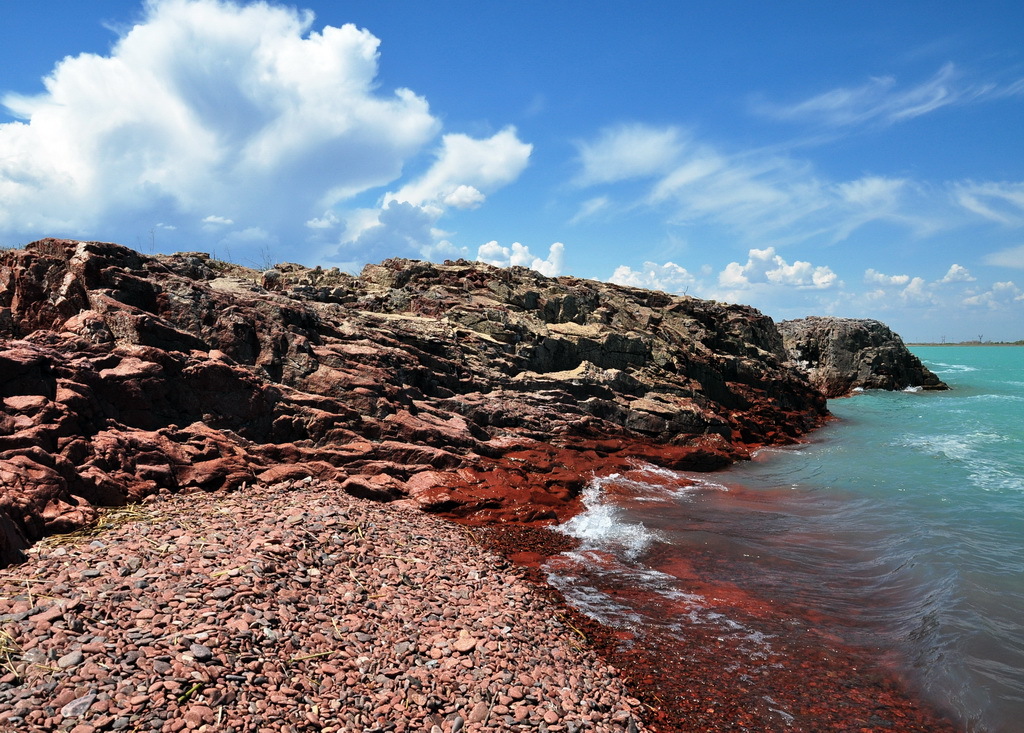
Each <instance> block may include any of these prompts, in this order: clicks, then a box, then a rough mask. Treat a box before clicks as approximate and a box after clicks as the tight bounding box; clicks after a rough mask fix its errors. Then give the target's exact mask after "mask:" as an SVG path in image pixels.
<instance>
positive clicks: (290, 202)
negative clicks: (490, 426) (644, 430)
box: [0, 0, 1024, 341]
mask: <svg viewBox="0 0 1024 733" xmlns="http://www.w3.org/2000/svg"><path fill="white" fill-rule="evenodd" d="M0 6H2V9H3V13H2V21H0V244H3V245H7V246H11V245H20V244H24V243H26V242H29V241H32V240H33V239H38V238H40V237H43V236H67V237H72V238H80V239H85V238H88V239H102V240H109V241H117V242H121V243H123V244H127V245H129V246H132V247H135V248H137V249H139V250H140V251H143V252H150V251H158V252H173V251H182V250H202V251H208V252H211V253H213V254H215V255H216V256H218V257H221V258H224V259H232V260H234V261H237V262H240V263H242V264H250V265H260V264H262V263H264V262H268V261H274V262H276V261H285V260H287V261H297V262H302V263H304V264H309V265H313V264H323V265H339V266H341V267H344V268H346V269H349V270H358V268H360V267H361V266H362V264H364V263H366V262H368V261H379V260H381V259H383V258H386V257H391V256H403V257H417V258H428V259H433V260H437V261H440V260H444V259H447V258H457V257H465V258H468V259H482V260H485V261H489V262H492V263H495V264H510V263H511V264H525V265H528V266H532V267H534V268H536V269H538V270H540V271H541V272H544V273H545V274H551V275H556V274H563V275H575V276H579V277H590V278H596V279H600V280H612V281H615V282H620V283H624V284H633V285H638V286H644V287H654V288H659V289H664V290H668V291H671V292H679V293H684V292H685V293H689V294H691V295H697V296H700V297H706V298H714V299H718V300H726V301H731V302H741V303H749V304H751V305H754V306H756V307H758V308H760V309H761V310H762V311H764V312H765V313H767V314H768V315H770V316H772V317H773V318H776V319H778V320H782V319H785V318H796V317H801V316H805V315H811V314H835V315H841V316H851V317H871V318H878V319H880V320H883V321H885V322H887V323H889V324H890V325H891V326H893V327H894V328H895V329H896V330H897V331H899V332H900V333H901V334H902V335H903V336H904V337H905V338H907V339H909V340H939V339H941V338H945V339H947V340H950V341H954V340H964V339H973V338H978V337H979V336H981V337H983V338H984V339H985V340H1007V339H1014V340H1015V339H1020V338H1024V133H1022V132H1021V131H1022V130H1024V44H1022V43H1021V29H1022V28H1024V4H1021V3H1020V2H984V1H983V2H975V3H970V4H968V3H960V2H956V3H953V2H935V1H932V2H901V3H883V2H862V3H842V4H840V3H805V2H801V3H797V2H779V3H750V2H742V3H741V2H716V3H690V2H679V1H678V0H676V1H673V2H647V3H642V4H638V3H624V2H623V3H613V2H599V3H594V2H549V3H540V2H504V3H499V2H478V1H477V2H467V1H463V0H451V1H449V2H434V3H426V2H417V3H413V2H398V1H394V2H380V1H379V0H377V1H373V2H369V1H366V2H343V1H337V2H303V3H298V4H295V5H283V4H278V3H241V4H236V3H228V2H217V1H215V0H154V1H153V2H149V3H142V2H138V1H137V0H136V1H132V2H129V1H127V0H90V2H77V1H75V2H34V3H20V2H13V1H12V0H0Z"/></svg>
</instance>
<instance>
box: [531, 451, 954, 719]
mask: <svg viewBox="0 0 1024 733" xmlns="http://www.w3.org/2000/svg"><path fill="white" fill-rule="evenodd" d="M659 481H660V482H661V483H662V486H661V489H663V494H662V495H660V498H659ZM602 488H603V501H605V502H606V503H607V504H609V505H613V506H614V507H615V511H616V512H617V516H619V517H620V518H621V517H622V516H631V515H639V516H642V517H643V518H644V522H643V523H644V525H645V526H646V527H647V528H648V529H649V530H652V531H654V532H658V533H661V536H662V537H663V538H664V537H666V536H670V539H671V541H656V540H654V541H651V540H650V538H646V539H647V540H648V541H647V542H643V541H641V540H644V539H645V538H643V537H639V538H638V537H637V536H636V535H635V534H633V535H631V534H630V533H629V532H628V531H626V532H625V533H624V535H623V539H622V546H620V547H618V548H616V549H615V550H614V551H613V550H611V549H608V550H596V549H592V550H577V551H575V552H569V553H563V554H561V555H557V556H554V557H552V558H550V559H549V560H548V561H547V563H546V564H545V565H544V567H543V569H544V571H545V572H546V573H547V576H548V579H549V581H550V582H551V583H552V584H553V585H555V587H557V588H558V589H559V590H560V591H561V592H562V593H563V595H564V596H565V598H566V599H567V601H568V602H569V604H570V605H572V606H573V607H574V608H576V609H578V610H579V611H580V612H582V613H583V614H585V615H586V616H588V617H590V618H592V619H595V620H597V621H599V622H600V623H601V624H602V625H603V626H604V627H605V629H607V630H608V632H609V633H601V632H594V636H595V639H596V640H597V641H598V643H599V644H600V645H602V646H603V648H604V651H605V653H606V654H607V655H608V656H609V657H610V658H611V659H612V660H613V661H614V662H615V663H616V664H617V665H618V666H619V667H620V668H621V669H624V670H628V675H629V677H630V678H631V680H632V683H633V689H634V692H635V694H637V695H638V696H639V697H641V699H643V700H644V701H645V702H646V703H647V704H649V705H650V706H651V710H650V714H649V716H648V721H649V722H650V723H653V727H654V728H655V729H656V730H661V731H696V730H700V731H727V730H728V731H735V730H747V731H776V730H777V731H815V732H816V731H826V730H828V731H888V732H892V731H955V730H957V728H956V726H955V725H953V724H952V723H950V722H949V721H948V720H946V719H944V718H943V717H941V714H940V713H939V712H936V711H933V710H930V709H928V708H926V707H925V706H923V705H922V704H921V703H920V702H919V701H918V700H917V699H916V698H915V694H914V693H913V692H912V691H910V688H909V687H908V685H907V683H906V681H905V680H904V679H903V678H902V677H901V674H900V670H903V669H905V665H904V664H903V661H904V660H901V659H899V658H897V657H896V655H895V652H893V651H892V648H891V646H890V645H888V644H886V643H885V641H884V639H882V638H880V637H878V635H877V634H876V632H877V626H876V620H875V619H874V617H873V614H872V613H871V611H870V606H871V598H870V597H865V596H861V595H859V593H860V592H861V591H863V589H862V588H858V586H857V579H856V574H855V573H854V574H853V576H852V577H848V573H846V572H844V571H845V570H848V569H849V568H850V567H853V566H855V565H856V563H857V558H851V557H842V556H840V555H837V556H836V557H835V558H833V559H834V562H835V575H836V578H835V580H836V582H837V583H838V585H840V586H845V587H844V588H843V589H841V592H837V593H830V594H828V596H829V598H832V601H831V602H825V603H822V597H821V596H820V595H819V594H816V593H810V594H809V593H808V592H807V585H806V581H807V578H806V577H803V576H801V572H803V571H802V570H801V569H800V568H798V567H797V565H796V563H795V562H794V563H790V562H789V561H787V559H786V553H785V552H778V553H775V552H773V554H772V556H771V560H770V561H769V562H766V558H765V557H764V556H761V555H760V553H761V552H762V551H763V550H764V548H765V547H766V546H768V545H771V544H772V543H773V542H774V543H776V544H778V543H784V542H785V541H793V539H794V537H793V534H792V532H783V531H779V530H780V529H781V527H782V526H783V525H785V524H786V523H787V519H786V518H787V517H789V516H792V512H793V511H794V510H795V511H799V507H796V508H795V509H794V507H793V506H792V501H791V500H789V501H784V499H790V497H788V496H782V495H781V494H780V495H779V496H771V495H770V492H768V493H766V492H764V491H759V492H757V493H756V494H747V493H744V492H743V491H742V490H730V491H729V492H723V491H716V490H715V489H714V488H704V489H702V490H701V491H700V495H701V501H700V502H699V505H693V504H691V505H687V506H686V510H685V514H682V513H681V512H680V509H679V506H680V505H679V502H678V490H679V484H678V476H677V475H670V474H668V473H665V474H652V473H651V472H650V471H642V472H639V473H638V474H636V475H628V474H627V475H624V476H623V477H621V479H619V480H617V481H614V482H606V483H604V484H603V487H602ZM775 506H785V513H783V512H782V511H778V510H775V509H773V508H772V507H775ZM590 521H591V522H592V524H597V525H600V526H601V527H603V528H599V529H598V530H597V532H598V533H599V534H600V533H601V532H604V531H605V529H607V530H608V534H606V535H602V537H601V539H602V541H601V542H598V543H596V545H608V546H613V545H614V544H615V542H614V541H613V539H612V537H611V536H610V535H611V534H613V533H614V532H615V531H622V530H623V526H622V525H621V524H619V525H616V524H615V522H611V523H609V524H608V526H607V527H606V526H604V525H602V524H601V522H600V521H597V520H595V519H594V518H593V517H591V519H590ZM591 530H593V526H591V527H590V528H589V530H588V531H591ZM818 539H820V538H818ZM797 541H799V540H797ZM631 543H634V544H633V545H632V550H631ZM640 547H642V549H638V548H640ZM783 549H784V548H783ZM818 571H820V565H819V567H818ZM839 578H843V580H842V582H839V581H838V579H839ZM808 595H812V596H813V598H807V597H806V596H808ZM888 602H889V601H887V603H888ZM858 604H859V605H860V606H861V607H862V608H863V609H864V613H863V617H864V618H863V619H860V618H859V616H860V615H861V614H859V613H858V612H857V610H856V608H855V607H856V606H857V605H858ZM876 641H877V643H875V642H876Z"/></svg>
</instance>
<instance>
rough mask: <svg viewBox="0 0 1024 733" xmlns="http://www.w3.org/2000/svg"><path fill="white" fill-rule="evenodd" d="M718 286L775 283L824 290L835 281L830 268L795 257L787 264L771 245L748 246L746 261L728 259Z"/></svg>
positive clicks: (719, 276)
mask: <svg viewBox="0 0 1024 733" xmlns="http://www.w3.org/2000/svg"><path fill="white" fill-rule="evenodd" d="M718 282H719V284H720V285H721V286H723V287H726V288H732V289H744V288H748V287H750V286H752V285H778V286H784V287H793V288H801V289H814V290H826V289H828V288H831V287H834V286H835V285H837V284H838V277H837V276H836V274H835V273H834V272H832V270H831V269H830V268H829V267H826V266H818V267H815V266H814V265H812V264H811V263H810V262H801V261H799V260H797V261H796V262H794V263H793V264H789V263H788V262H786V261H785V260H784V259H782V257H781V256H779V255H778V254H776V253H775V248H774V247H768V248H766V249H751V250H750V252H749V253H748V257H747V263H746V264H745V265H741V264H740V263H738V262H730V263H729V264H728V265H726V267H725V269H724V270H722V272H721V273H719V275H718Z"/></svg>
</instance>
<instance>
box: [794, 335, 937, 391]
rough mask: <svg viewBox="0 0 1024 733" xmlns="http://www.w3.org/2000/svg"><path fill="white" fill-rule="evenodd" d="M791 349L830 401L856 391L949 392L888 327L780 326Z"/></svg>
mask: <svg viewBox="0 0 1024 733" xmlns="http://www.w3.org/2000/svg"><path fill="white" fill-rule="evenodd" d="M779 331H780V332H781V334H782V339H783V342H784V343H785V345H786V351H787V352H788V353H789V356H790V358H791V359H792V360H793V362H794V363H795V364H796V366H797V368H798V369H800V370H801V371H802V372H804V373H805V374H806V375H807V378H808V379H810V381H811V384H813V385H814V386H815V387H817V388H818V389H820V390H821V392H822V393H823V394H824V395H825V396H826V397H843V396H846V395H848V394H850V393H851V392H852V391H853V390H854V389H857V388H861V389H887V390H899V389H906V388H908V387H921V388H923V389H930V390H941V389H949V387H948V386H947V385H946V383H945V382H942V381H941V380H940V379H939V378H938V377H937V376H935V375H934V374H933V373H932V372H931V370H929V369H928V368H927V367H926V366H924V364H922V363H921V360H920V359H918V358H917V357H916V356H914V355H913V354H912V353H910V351H909V350H908V349H907V347H906V345H905V344H904V343H903V339H901V338H900V337H899V336H898V335H897V334H895V333H893V331H892V330H891V329H890V328H889V327H888V326H886V325H885V324H884V323H881V322H879V321H874V320H870V319H856V318H833V317H820V316H812V317H810V318H802V319H799V320H795V321H783V322H782V323H780V324H779Z"/></svg>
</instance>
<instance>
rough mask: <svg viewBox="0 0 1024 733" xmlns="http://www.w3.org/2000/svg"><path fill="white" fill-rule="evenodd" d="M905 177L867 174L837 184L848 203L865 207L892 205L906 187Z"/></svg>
mask: <svg viewBox="0 0 1024 733" xmlns="http://www.w3.org/2000/svg"><path fill="white" fill-rule="evenodd" d="M906 185H907V181H906V179H903V178H884V177H882V176H865V177H864V178H859V179H857V180H855V181H849V182H846V183H839V184H836V187H835V188H836V190H837V191H838V192H839V195H840V196H841V197H842V199H843V200H844V201H846V202H847V203H850V204H853V205H855V206H863V207H865V208H875V207H878V206H886V207H888V206H891V205H892V204H894V203H896V202H897V201H898V199H899V195H900V193H901V192H902V191H903V189H904V188H905V187H906Z"/></svg>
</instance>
